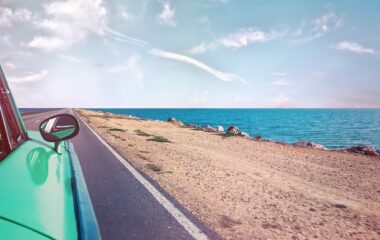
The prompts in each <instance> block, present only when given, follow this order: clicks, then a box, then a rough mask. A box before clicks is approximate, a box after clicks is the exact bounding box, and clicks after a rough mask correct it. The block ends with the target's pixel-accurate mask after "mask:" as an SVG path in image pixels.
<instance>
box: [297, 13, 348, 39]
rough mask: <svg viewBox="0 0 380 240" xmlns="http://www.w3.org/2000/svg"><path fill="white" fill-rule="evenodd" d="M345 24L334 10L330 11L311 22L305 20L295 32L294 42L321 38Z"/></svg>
mask: <svg viewBox="0 0 380 240" xmlns="http://www.w3.org/2000/svg"><path fill="white" fill-rule="evenodd" d="M342 25H343V18H342V17H338V16H337V15H336V14H335V13H334V12H329V13H327V14H325V15H323V16H320V17H318V18H316V19H314V20H313V21H312V22H310V23H305V22H303V23H302V24H301V26H300V27H299V28H297V29H296V30H295V31H294V32H293V34H292V35H293V36H294V37H296V38H295V39H294V40H292V42H294V43H304V42H309V41H312V40H314V39H317V38H320V37H322V36H324V35H325V34H327V33H329V32H333V31H336V30H338V29H339V28H340V27H341V26H342Z"/></svg>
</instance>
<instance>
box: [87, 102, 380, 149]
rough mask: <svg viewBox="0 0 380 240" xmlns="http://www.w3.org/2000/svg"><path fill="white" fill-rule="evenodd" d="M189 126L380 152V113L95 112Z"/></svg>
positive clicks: (152, 110) (127, 110)
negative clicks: (366, 147) (232, 129)
mask: <svg viewBox="0 0 380 240" xmlns="http://www.w3.org/2000/svg"><path fill="white" fill-rule="evenodd" d="M93 110H98V111H107V112H112V113H115V114H129V115H134V116H138V117H141V118H147V119H157V120H164V121H166V120H167V119H168V118H169V117H174V118H176V119H178V120H181V121H182V122H184V123H187V124H196V125H199V126H202V125H205V124H209V125H211V126H213V127H216V126H218V125H221V126H223V127H224V128H225V129H226V128H228V126H230V125H235V126H237V127H239V128H240V130H241V131H244V132H247V133H249V134H250V135H251V136H256V135H260V136H262V137H264V138H266V139H271V140H275V141H282V142H287V143H294V142H296V141H300V140H309V141H313V142H316V143H319V144H322V145H324V146H326V147H328V148H330V149H342V148H348V147H352V146H354V145H359V144H365V145H371V146H374V147H376V148H380V109H105V108H103V109H93Z"/></svg>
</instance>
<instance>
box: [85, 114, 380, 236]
mask: <svg viewBox="0 0 380 240" xmlns="http://www.w3.org/2000/svg"><path fill="white" fill-rule="evenodd" d="M79 113H80V114H81V115H82V116H83V119H85V120H86V121H87V122H88V123H89V124H90V126H91V127H92V128H93V129H94V130H95V131H96V132H98V133H99V134H100V135H101V136H102V137H103V138H104V139H105V140H106V141H107V142H108V143H109V144H110V145H111V146H113V147H114V148H115V149H116V150H117V151H118V152H119V153H120V154H121V155H122V156H124V157H125V158H127V159H128V161H130V163H131V164H132V165H133V166H134V167H135V168H137V169H138V170H140V171H142V172H144V173H146V174H147V175H149V176H150V177H151V178H152V179H153V180H154V181H156V182H157V183H158V184H159V185H160V186H161V187H162V188H163V189H165V190H166V191H167V192H168V193H170V194H171V195H172V196H173V197H174V198H175V199H176V200H177V201H178V202H179V203H180V204H182V205H183V206H184V207H185V208H186V209H188V210H189V211H190V212H191V213H192V214H194V215H195V216H196V217H198V218H199V219H200V220H202V221H203V222H204V223H205V224H206V225H207V226H208V227H209V228H210V229H212V230H214V231H215V232H216V233H218V234H219V235H220V236H221V237H222V238H224V239H380V174H379V173H380V159H379V158H376V157H368V156H363V155H358V154H351V153H342V152H337V151H325V150H317V149H307V148H298V147H294V146H291V145H282V144H278V143H273V142H259V141H255V140H251V139H246V138H243V137H236V136H233V137H225V136H221V135H219V134H216V133H210V132H203V131H199V130H194V129H192V128H185V127H179V126H175V125H173V124H171V123H166V122H160V121H147V120H138V119H130V118H125V117H121V116H120V115H109V114H107V115H105V114H103V113H98V112H94V111H87V110H86V111H84V110H79ZM146 134H149V135H153V136H162V137H165V138H166V139H168V140H169V141H170V142H169V143H167V142H156V141H150V139H152V138H153V136H144V135H146Z"/></svg>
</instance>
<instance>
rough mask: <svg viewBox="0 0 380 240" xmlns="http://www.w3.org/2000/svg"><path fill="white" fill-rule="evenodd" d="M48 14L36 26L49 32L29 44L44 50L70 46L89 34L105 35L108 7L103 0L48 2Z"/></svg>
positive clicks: (36, 37)
mask: <svg viewBox="0 0 380 240" xmlns="http://www.w3.org/2000/svg"><path fill="white" fill-rule="evenodd" d="M44 13H45V15H46V16H47V17H46V18H41V19H38V20H37V21H35V26H36V27H37V28H39V29H43V30H45V31H47V33H48V34H47V35H40V36H35V37H34V38H33V39H32V40H31V41H30V42H29V43H27V46H29V47H32V48H38V49H42V50H48V51H49V50H53V49H67V48H69V47H71V46H72V45H74V44H76V43H78V42H80V41H82V40H84V39H85V38H86V37H87V36H88V35H89V34H95V35H104V32H105V29H106V27H107V24H106V16H107V10H106V8H105V7H104V6H103V2H102V0H94V1H92V0H65V1H54V2H51V3H49V4H45V5H44Z"/></svg>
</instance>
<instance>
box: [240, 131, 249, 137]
mask: <svg viewBox="0 0 380 240" xmlns="http://www.w3.org/2000/svg"><path fill="white" fill-rule="evenodd" d="M239 135H240V136H243V137H247V138H249V134H248V133H246V132H240V133H239Z"/></svg>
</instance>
